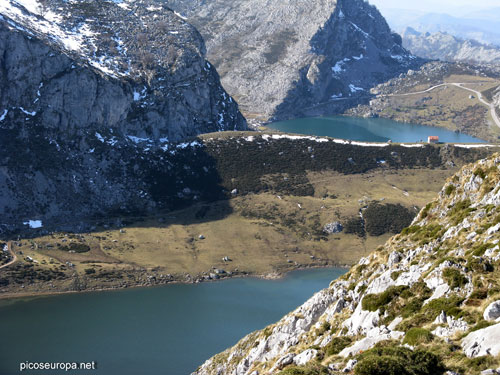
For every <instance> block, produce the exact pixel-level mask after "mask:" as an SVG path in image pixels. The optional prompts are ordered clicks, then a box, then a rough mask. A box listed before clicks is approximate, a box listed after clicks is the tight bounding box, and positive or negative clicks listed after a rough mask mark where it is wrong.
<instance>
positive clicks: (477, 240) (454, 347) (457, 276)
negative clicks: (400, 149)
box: [196, 154, 500, 375]
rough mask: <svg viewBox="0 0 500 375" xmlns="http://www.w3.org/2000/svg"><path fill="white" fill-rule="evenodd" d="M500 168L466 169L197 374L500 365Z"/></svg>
mask: <svg viewBox="0 0 500 375" xmlns="http://www.w3.org/2000/svg"><path fill="white" fill-rule="evenodd" d="M499 167H500V156H499V155H498V154H496V155H494V156H492V157H490V158H488V159H484V160H481V161H479V162H477V163H475V164H472V165H468V166H466V167H464V168H463V169H462V170H461V171H460V172H459V173H457V174H456V175H455V176H453V177H452V178H450V179H449V180H448V182H447V183H446V184H445V186H444V188H443V190H442V191H441V192H440V193H439V196H438V198H437V199H436V200H435V201H433V202H431V203H429V204H428V205H427V206H426V207H425V208H423V209H422V210H421V212H420V213H419V215H418V216H417V217H416V218H415V220H414V222H413V223H412V225H411V226H410V227H408V228H406V229H404V230H403V232H402V233H401V234H399V235H396V236H394V237H393V238H391V239H390V240H389V241H388V242H387V243H386V244H385V245H384V246H382V247H380V248H378V249H376V250H375V251H374V252H373V253H372V254H371V255H369V256H368V257H366V258H363V259H361V260H360V261H359V263H358V264H357V265H356V266H354V267H353V268H351V270H349V272H347V273H346V274H345V275H344V276H342V277H341V278H340V279H338V280H335V281H332V283H331V285H330V287H329V288H327V289H325V290H323V291H320V292H319V293H317V294H316V295H314V296H313V297H312V298H311V299H310V300H309V301H307V302H306V303H305V304H304V305H302V306H301V307H299V308H297V309H296V310H295V311H293V312H292V313H290V314H288V315H286V316H285V317H284V318H283V319H281V320H280V321H279V322H277V323H276V324H273V325H271V326H269V327H267V328H265V329H264V330H262V331H257V332H254V333H252V334H250V335H248V336H247V337H245V338H243V339H242V340H241V341H240V342H239V343H238V344H237V345H236V346H235V347H233V348H231V349H228V350H227V351H225V352H223V353H221V354H218V355H216V356H215V357H213V358H212V359H210V360H208V361H207V362H206V363H205V364H203V365H202V366H201V367H200V368H199V369H198V371H197V372H196V374H198V375H201V374H219V375H221V374H236V375H243V374H245V375H246V374H260V375H264V374H282V375H285V374H305V375H314V374H335V373H342V372H343V373H350V372H354V373H355V374H357V375H365V374H382V373H383V374H408V375H409V374H422V375H423V374H443V373H444V372H445V371H449V372H448V374H479V373H480V372H481V371H489V372H481V373H484V374H486V373H495V371H496V370H495V369H496V368H497V367H499V366H500V360H499V354H500V344H499V341H498V337H500V308H499V306H500V283H499V280H500V278H499V272H500V271H499V270H500V249H499V241H500V212H499V210H498V207H499V204H500V170H499Z"/></svg>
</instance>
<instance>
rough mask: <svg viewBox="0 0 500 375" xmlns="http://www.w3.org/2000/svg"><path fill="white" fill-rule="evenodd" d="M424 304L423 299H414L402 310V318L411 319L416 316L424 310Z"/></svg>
mask: <svg viewBox="0 0 500 375" xmlns="http://www.w3.org/2000/svg"><path fill="white" fill-rule="evenodd" d="M423 304H424V299H423V298H412V299H411V300H409V301H408V302H407V303H405V305H404V306H403V308H402V309H401V316H402V317H403V318H405V319H406V318H409V317H410V316H412V315H414V314H416V313H417V312H419V311H420V309H422V305H423Z"/></svg>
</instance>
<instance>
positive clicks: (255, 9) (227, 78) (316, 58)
mask: <svg viewBox="0 0 500 375" xmlns="http://www.w3.org/2000/svg"><path fill="white" fill-rule="evenodd" d="M166 3H167V4H168V5H169V6H170V7H172V8H173V9H175V10H176V11H178V12H180V13H182V14H183V15H185V16H186V17H187V19H188V20H189V22H192V23H193V24H194V25H195V26H196V27H197V28H198V30H200V32H201V33H202V35H203V37H204V38H205V40H206V41H207V50H208V57H209V59H210V61H211V62H213V63H214V65H215V66H216V67H217V70H218V71H219V73H220V74H221V80H222V84H223V85H224V87H225V89H226V90H227V91H228V92H229V93H230V94H231V95H232V96H234V97H235V98H236V100H237V101H238V103H239V104H240V106H241V108H242V110H243V112H244V113H245V114H246V115H247V117H248V118H253V117H257V118H259V119H263V120H267V119H269V118H276V119H284V118H290V117H300V116H309V115H318V114H329V113H330V114H331V113H339V112H342V111H341V109H345V108H346V107H349V106H352V105H353V103H356V102H358V101H359V100H361V98H364V97H366V96H367V93H368V92H369V89H370V88H371V87H373V86H374V85H376V84H378V83H381V82H384V81H386V80H387V79H389V78H392V77H395V76H397V75H399V74H400V73H402V72H406V71H408V69H410V68H416V67H417V66H419V64H420V60H419V59H417V58H415V57H414V56H412V55H411V54H410V53H409V52H408V51H407V50H405V49H404V48H403V47H402V40H401V37H400V36H399V35H397V34H394V33H392V32H391V30H390V28H389V26H388V25H387V22H386V21H385V19H384V18H383V16H382V15H381V14H380V13H379V11H378V10H377V9H376V8H375V7H374V6H372V5H370V4H368V2H366V1H363V0H314V1H308V2H302V1H295V0H285V1H271V0H251V1H248V0H215V1H204V0H187V1H186V0H167V1H166Z"/></svg>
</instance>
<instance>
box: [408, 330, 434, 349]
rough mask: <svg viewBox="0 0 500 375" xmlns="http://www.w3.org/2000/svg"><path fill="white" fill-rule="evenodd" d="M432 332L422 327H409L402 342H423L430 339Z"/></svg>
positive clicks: (409, 343)
mask: <svg viewBox="0 0 500 375" xmlns="http://www.w3.org/2000/svg"><path fill="white" fill-rule="evenodd" d="M432 338H433V336H432V333H431V332H430V331H428V330H427V329H424V328H417V327H415V328H411V329H410V330H408V332H406V335H405V338H404V340H403V343H405V344H408V345H412V346H415V345H418V344H424V343H428V342H431V341H432Z"/></svg>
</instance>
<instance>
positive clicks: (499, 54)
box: [401, 27, 500, 64]
mask: <svg viewBox="0 0 500 375" xmlns="http://www.w3.org/2000/svg"><path fill="white" fill-rule="evenodd" d="M401 36H402V37H403V46H404V47H405V48H406V49H408V50H409V51H411V52H412V53H414V54H415V55H417V56H420V57H424V58H427V59H432V60H442V61H463V62H469V63H473V64H482V63H483V64H484V63H486V64H500V48H499V47H497V46H494V45H487V44H482V43H479V42H477V41H475V40H470V39H467V40H465V39H461V38H457V37H455V36H453V35H450V34H448V33H446V32H437V33H432V34H431V33H420V32H418V31H416V30H414V29H412V28H411V27H408V28H407V29H406V30H405V31H404V32H403V33H402V35H401Z"/></svg>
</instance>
